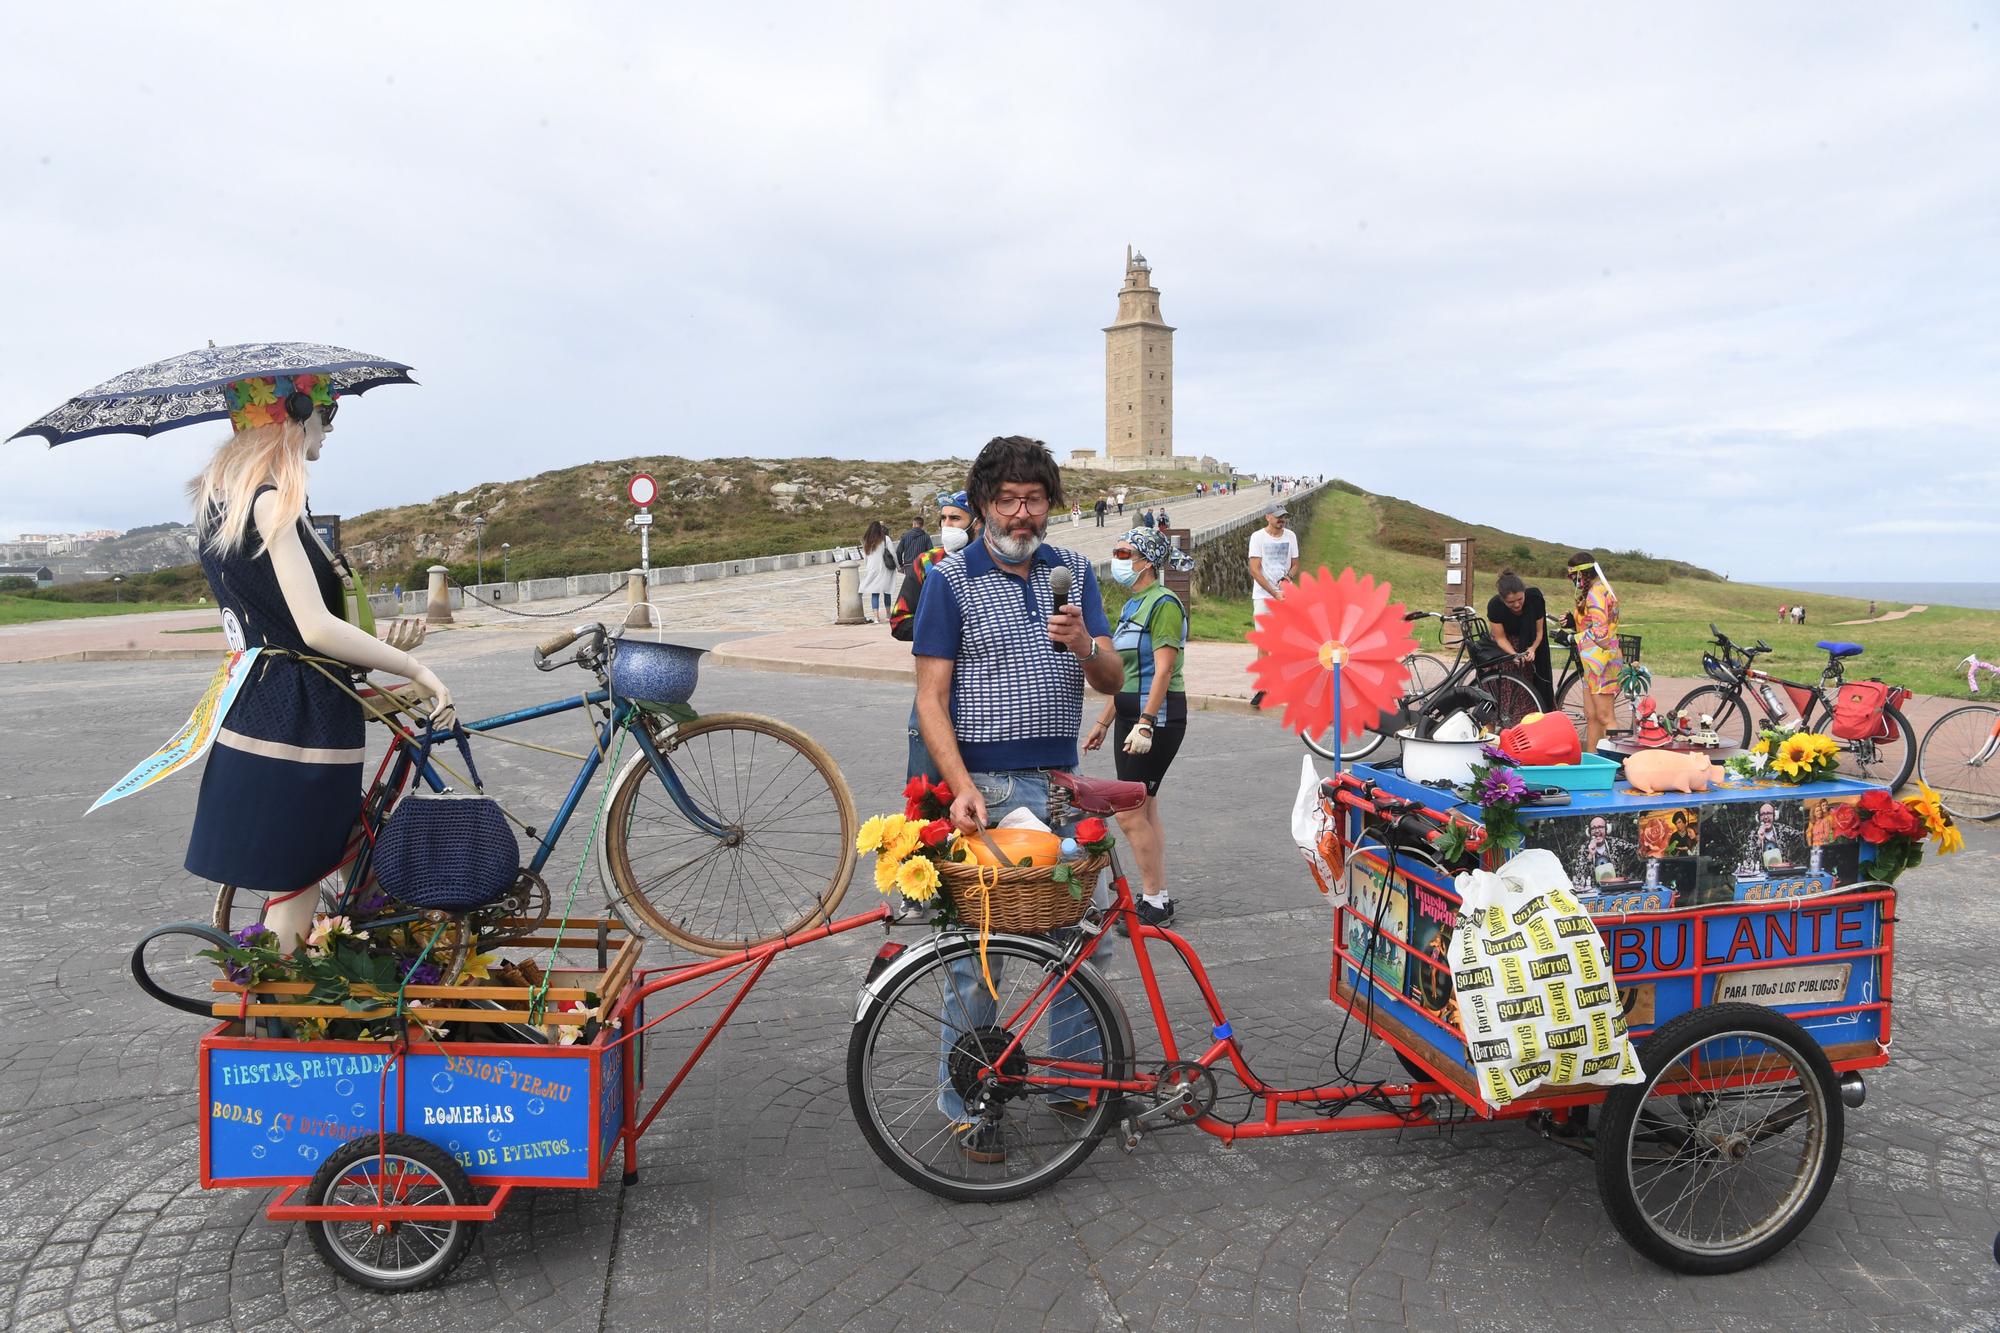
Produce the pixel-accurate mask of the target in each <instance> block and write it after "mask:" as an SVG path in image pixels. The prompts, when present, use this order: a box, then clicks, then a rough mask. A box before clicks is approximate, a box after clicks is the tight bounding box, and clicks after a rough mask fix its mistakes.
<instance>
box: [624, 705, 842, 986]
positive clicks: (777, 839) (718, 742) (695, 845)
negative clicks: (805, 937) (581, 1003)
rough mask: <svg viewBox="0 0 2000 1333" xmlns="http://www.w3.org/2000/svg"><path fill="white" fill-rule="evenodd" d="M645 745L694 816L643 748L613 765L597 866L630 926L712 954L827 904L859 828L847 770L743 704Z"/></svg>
mask: <svg viewBox="0 0 2000 1333" xmlns="http://www.w3.org/2000/svg"><path fill="white" fill-rule="evenodd" d="M654 744H655V745H656V746H657V747H658V749H659V751H660V755H661V757H662V758H663V759H665V760H666V762H667V764H668V765H669V766H670V767H671V768H672V770H673V773H674V776H675V777H676V779H678V781H679V782H680V784H681V787H682V791H683V793H684V795H685V798H686V801H687V804H688V806H691V807H692V812H691V811H690V810H689V809H687V808H684V807H683V806H682V805H681V804H680V803H678V802H677V801H676V800H675V797H674V794H673V793H672V792H671V791H669V790H668V789H667V788H666V786H665V785H664V784H663V783H662V781H661V779H660V776H659V774H657V773H655V772H654V771H653V766H652V763H651V761H650V760H648V759H647V757H646V755H645V754H644V753H640V754H636V755H634V756H632V759H631V761H630V762H629V763H627V764H626V765H625V767H624V770H623V771H622V772H620V773H619V774H618V778H617V781H616V783H615V785H614V786H613V788H612V792H611V800H610V804H609V805H608V806H607V808H606V809H605V812H604V828H603V830H602V833H601V835H600V839H599V863H598V864H599V869H600V871H601V872H602V873H603V876H604V882H605V885H606V887H607V888H608V889H609V890H610V891H611V893H612V895H613V900H614V901H613V907H614V909H615V910H616V911H618V912H619V914H620V915H622V916H623V915H626V913H627V912H628V911H629V913H630V915H629V916H626V920H627V922H628V924H633V925H635V926H644V927H647V928H650V929H651V930H652V931H653V932H655V933H656V934H658V935H659V936H660V937H661V938H663V939H665V940H668V941H669V942H671V943H674V944H678V945H680V946H681V947H682V948H684V949H688V950H691V951H693V952H695V953H699V954H706V955H709V956H710V957H721V956H723V955H725V954H732V953H735V952H737V951H738V950H741V949H747V948H751V947H753V946H755V945H758V944H763V943H765V942H767V941H770V940H775V939H781V938H783V937H784V936H786V935H790V934H794V933H796V932H798V931H801V930H805V929H807V928H809V927H811V926H814V925H817V924H818V923H819V922H821V921H824V920H825V919H826V918H827V917H828V916H829V915H831V914H832V912H833V909H834V907H835V906H836V905H838V904H839V902H840V898H841V895H842V894H844V893H846V892H847V881H848V879H849V878H850V877H851V876H852V875H853V874H854V859H855V853H854V833H855V827H856V826H855V819H854V798H853V796H852V795H850V794H849V792H848V790H847V780H846V779H845V778H843V777H841V775H840V769H839V767H838V766H837V765H836V764H835V763H834V762H833V759H832V757H831V756H830V755H828V754H827V752H826V751H825V750H822V749H821V748H820V747H819V745H818V744H817V743H815V742H814V741H813V739H812V738H811V737H810V736H807V735H806V734H805V733H804V732H802V731H800V730H798V729H797V728H796V727H790V726H787V725H786V724H784V723H783V722H778V721H776V720H774V719H772V718H768V717H758V716H756V715H755V714H752V713H711V714H709V715H708V716H706V717H701V718H697V719H696V720H695V721H693V722H689V723H687V724H686V725H684V726H677V727H671V728H662V729H661V731H660V733H659V734H658V736H656V737H655V739H654ZM702 820H706V821H710V822H712V824H713V825H715V826H718V827H719V828H720V830H721V831H720V832H717V831H713V830H711V828H708V827H704V825H703V823H702V822H700V821H702ZM634 917H636V918H637V921H636V922H635V921H633V918H634Z"/></svg>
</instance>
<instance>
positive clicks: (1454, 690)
mask: <svg viewBox="0 0 2000 1333" xmlns="http://www.w3.org/2000/svg"><path fill="white" fill-rule="evenodd" d="M1403 619H1405V620H1408V621H1418V620H1435V621H1437V622H1438V642H1439V644H1440V646H1445V647H1449V646H1450V645H1448V644H1446V643H1445V641H1444V627H1445V625H1446V624H1447V623H1449V624H1453V625H1456V626H1457V627H1458V644H1457V648H1458V655H1457V656H1456V657H1454V658H1453V659H1452V661H1451V665H1450V666H1448V667H1441V666H1440V665H1439V664H1438V661H1437V659H1436V658H1433V657H1431V656H1430V655H1429V654H1427V653H1412V654H1411V655H1410V656H1409V657H1406V658H1404V659H1403V666H1404V669H1405V670H1407V671H1409V673H1410V679H1409V688H1408V689H1407V690H1406V691H1404V693H1403V695H1402V699H1401V702H1400V706H1399V707H1398V708H1397V710H1396V711H1395V712H1393V713H1384V714H1383V715H1382V717H1381V719H1380V720H1379V721H1378V722H1377V723H1376V724H1375V725H1374V726H1372V727H1370V728H1368V729H1367V730H1365V731H1363V732H1362V733H1361V734H1360V735H1359V736H1356V737H1355V738H1354V739H1352V740H1350V741H1348V742H1347V745H1346V748H1344V749H1342V750H1340V752H1339V757H1340V759H1341V761H1342V762H1343V763H1352V762H1353V761H1355V760H1358V759H1365V758H1367V757H1368V756H1369V755H1371V754H1373V753H1375V751H1376V750H1378V749H1379V748H1381V745H1382V742H1383V741H1384V740H1386V739H1388V737H1389V735H1390V734H1391V733H1394V732H1397V731H1401V730H1402V729H1403V728H1405V727H1412V728H1414V729H1415V730H1416V733H1417V734H1418V735H1420V736H1421V735H1428V734H1429V730H1430V728H1431V727H1433V726H1435V725H1436V724H1437V723H1439V722H1441V721H1443V720H1444V719H1445V718H1446V717H1448V716H1450V715H1451V714H1452V713H1455V712H1461V711H1463V712H1466V713H1469V714H1471V716H1472V720H1473V721H1474V722H1477V723H1478V724H1479V725H1480V726H1481V727H1484V728H1487V729H1489V730H1492V731H1495V732H1498V731H1501V730H1503V729H1505V728H1507V727H1511V726H1513V725H1514V724H1515V723H1517V722H1519V721H1520V720H1521V719H1522V718H1524V717H1526V716H1527V715H1528V714H1530V713H1539V712H1541V711H1542V709H1543V708H1544V706H1545V705H1544V703H1543V700H1542V697H1541V695H1540V694H1538V693H1537V692H1536V690H1535V687H1534V685H1533V684H1531V683H1530V682H1529V680H1528V678H1527V676H1526V675H1524V674H1522V673H1521V672H1519V671H1517V670H1514V669H1513V668H1512V665H1511V664H1512V663H1513V661H1514V659H1513V657H1511V656H1510V655H1509V654H1508V653H1507V651H1506V650H1505V649H1503V648H1502V647H1501V646H1500V645H1499V644H1497V643H1495V642H1494V641H1493V632H1492V630H1491V629H1490V628H1488V626H1487V624H1486V621H1485V620H1484V619H1482V618H1481V617H1480V616H1478V615H1475V614H1474V613H1473V610H1472V608H1471V607H1469V606H1455V607H1453V608H1451V610H1449V611H1445V612H1437V611H1410V612H1406V613H1405V614H1404V616H1403ZM1304 739H1305V743H1306V748H1307V749H1309V750H1311V751H1312V752H1313V753H1314V754H1316V755H1318V756H1319V757H1320V758H1322V759H1332V758H1333V757H1334V743H1333V738H1332V737H1331V736H1329V735H1321V736H1307V737H1305V738H1304Z"/></svg>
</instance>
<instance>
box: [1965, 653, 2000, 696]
mask: <svg viewBox="0 0 2000 1333" xmlns="http://www.w3.org/2000/svg"><path fill="white" fill-rule="evenodd" d="M1958 667H1959V670H1961V671H1963V672H1964V673H1965V692H1966V693H1967V694H1970V695H1972V696H1973V697H1975V698H1977V697H1978V695H1979V673H1980V672H1982V671H1984V672H1985V673H1986V674H1987V675H1989V676H2000V662H1987V661H1982V660H1981V659H1980V656H1979V654H1978V653H1967V654H1966V655H1965V657H1964V659H1963V660H1962V661H1960V662H1959V664H1958Z"/></svg>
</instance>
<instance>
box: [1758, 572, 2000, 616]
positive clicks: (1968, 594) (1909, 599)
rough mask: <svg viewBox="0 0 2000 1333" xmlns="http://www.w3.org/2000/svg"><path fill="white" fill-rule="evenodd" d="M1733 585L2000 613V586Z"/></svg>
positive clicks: (1891, 581) (1856, 582)
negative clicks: (1963, 607) (1759, 586)
mask: <svg viewBox="0 0 2000 1333" xmlns="http://www.w3.org/2000/svg"><path fill="white" fill-rule="evenodd" d="M1731 582H1743V583H1756V584H1762V585H1764V586H1765V587H1770V588H1779V589H1790V590H1792V591H1794V592H1812V593H1821V594H1825V595H1827V596H1832V597H1859V598H1863V599H1866V600H1871V601H1877V602H1895V603H1898V604H1904V605H1911V606H1916V605H1923V606H1965V607H1971V608H1973V609H1975V610H1980V611H2000V583H1956V582H1950V581H1945V580H1936V579H1932V580H1919V579H1907V580H1899V579H1885V580H1881V581H1879V582H1878V581H1862V580H1843V581H1834V582H1821V581H1818V580H1804V581H1801V580H1797V579H1741V580H1731Z"/></svg>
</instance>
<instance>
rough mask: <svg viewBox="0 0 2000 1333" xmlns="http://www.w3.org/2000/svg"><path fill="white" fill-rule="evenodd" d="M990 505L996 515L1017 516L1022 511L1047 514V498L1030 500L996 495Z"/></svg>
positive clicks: (1021, 497)
mask: <svg viewBox="0 0 2000 1333" xmlns="http://www.w3.org/2000/svg"><path fill="white" fill-rule="evenodd" d="M991 503H992V508H993V512H994V513H996V514H1018V513H1020V512H1021V511H1023V510H1026V511H1027V512H1028V513H1030V514H1046V513H1048V512H1049V501H1048V497H1047V496H1043V497H1041V498H1039V499H1033V500H1030V499H1027V498H1025V497H1023V496H1013V495H996V496H994V497H993V500H992V502H991Z"/></svg>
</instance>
